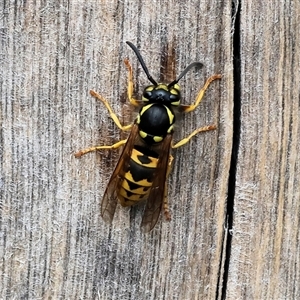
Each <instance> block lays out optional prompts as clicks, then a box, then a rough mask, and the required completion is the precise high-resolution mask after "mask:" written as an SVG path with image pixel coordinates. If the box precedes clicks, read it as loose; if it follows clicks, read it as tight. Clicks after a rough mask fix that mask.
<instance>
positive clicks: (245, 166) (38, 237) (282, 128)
mask: <svg viewBox="0 0 300 300" xmlns="http://www.w3.org/2000/svg"><path fill="white" fill-rule="evenodd" d="M252 5H253V6H251V5H250V4H243V3H242V6H241V8H242V9H241V12H240V20H241V23H240V32H239V36H240V39H241V47H240V65H241V76H240V87H241V90H240V99H239V98H236V95H237V94H236V93H235V99H234V84H235V83H234V81H233V62H232V56H233V35H232V34H233V29H234V24H233V20H234V18H233V19H232V15H231V14H232V11H231V10H232V3H231V2H223V1H210V2H207V1H192V0H191V1H184V2H183V1H180V2H178V1H177V2H175V1H154V2H146V1H136V2H132V1H85V2H83V1H64V0H63V1H47V2H41V1H34V2H33V1H25V2H20V3H18V4H16V3H13V4H11V3H8V2H1V10H0V22H1V26H0V32H1V35H0V39H1V50H0V51H1V52H0V53H1V56H0V65H1V68H0V83H1V84H0V88H1V102H0V105H1V153H0V160H1V177H0V193H1V200H0V212H1V218H0V233H1V238H0V257H1V258H2V260H1V263H0V269H1V276H0V298H1V299H2V298H3V299H21V298H22V299H225V298H227V299H287V298H288V299H297V298H299V296H300V292H299V288H298V286H297V282H299V267H298V265H299V257H300V255H299V230H298V227H299V219H300V218H299V217H300V213H299V94H300V93H299V70H300V68H299V67H300V66H299V50H298V45H299V34H298V32H299V29H300V28H299V25H298V22H297V20H298V18H297V17H299V4H297V3H294V2H291V3H278V4H272V5H270V6H269V7H267V5H264V4H263V3H257V4H255V5H254V4H252ZM260 5H261V6H260ZM262 12H263V13H262ZM127 40H129V41H131V42H132V43H133V44H135V45H136V46H137V47H138V48H139V49H140V51H141V53H142V55H143V57H144V59H145V61H146V63H147V66H148V68H149V71H150V73H151V74H152V76H153V77H154V78H155V79H159V78H160V80H167V81H169V80H172V79H174V76H176V75H178V74H179V73H180V72H181V71H182V70H183V69H184V68H185V67H186V66H187V65H188V64H189V63H191V62H193V61H201V62H202V63H203V64H204V68H203V69H202V70H201V72H196V71H192V72H189V73H188V74H187V75H186V76H185V77H184V78H183V79H182V80H181V81H180V84H181V87H182V94H183V103H186V104H189V103H192V102H193V101H194V98H195V97H196V94H197V91H198V90H199V89H200V88H201V87H202V85H203V84H204V81H205V79H206V78H207V77H209V76H210V75H212V74H215V73H222V75H223V78H222V80H221V81H216V82H214V83H213V84H212V85H211V87H210V88H209V90H208V91H207V93H206V95H205V97H204V99H203V102H202V103H201V105H200V106H199V108H198V109H197V110H196V111H195V112H194V113H191V114H187V115H186V116H184V118H183V119H182V120H180V121H179V123H178V126H177V128H176V130H177V132H176V140H178V139H180V138H181V137H184V136H186V135H187V134H188V133H190V132H192V131H193V130H194V129H195V128H198V127H201V126H205V125H210V124H216V125H217V126H218V129H217V130H216V131H214V132H207V133H205V134H201V135H198V136H197V137H195V138H194V139H193V140H192V141H191V142H190V143H189V144H187V145H185V146H184V147H182V148H179V149H178V150H176V151H174V152H173V155H174V156H175V163H174V168H173V171H172V173H171V176H170V178H169V191H168V194H169V202H170V211H171V214H172V220H171V221H170V222H166V221H164V220H163V218H161V219H160V220H159V223H158V224H157V226H156V227H155V229H154V230H153V231H152V232H151V233H150V234H143V233H142V232H141V230H140V222H141V217H142V212H143V207H135V208H133V209H132V210H126V209H122V208H120V207H119V206H118V208H117V211H116V214H115V218H114V221H113V223H112V225H111V226H110V225H108V224H106V223H104V222H103V220H102V219H101V218H100V203H101V197H102V195H103V192H104V189H105V186H106V184H107V182H108V179H109V176H110V174H111V172H112V170H113V168H114V165H115V164H116V162H117V159H118V151H116V152H105V151H103V152H97V153H91V154H88V155H86V156H84V157H82V158H81V159H75V158H74V155H73V154H74V152H76V151H78V150H80V149H82V148H85V147H88V146H92V145H96V144H99V145H104V144H108V145H109V144H112V143H114V142H116V141H118V140H119V139H120V138H123V136H124V134H123V133H120V132H119V130H118V128H117V127H116V126H115V125H114V124H113V122H112V120H111V119H110V118H109V115H108V113H107V111H106V109H105V108H104V107H103V105H102V104H101V103H100V102H99V101H98V102H97V101H96V100H95V99H94V98H92V97H91V96H90V95H89V90H90V89H94V90H96V91H97V92H99V93H101V94H102V95H103V96H104V97H105V98H107V99H108V100H109V102H110V103H111V105H112V107H113V109H114V111H115V112H116V113H117V115H118V116H119V117H120V119H121V121H122V122H124V124H129V123H130V122H132V121H133V120H134V117H135V113H136V112H134V111H132V110H131V108H130V107H129V106H128V104H127V99H126V87H127V73H126V69H125V66H124V64H123V60H124V58H127V57H128V58H129V59H130V61H131V63H132V65H133V68H134V77H135V92H136V95H137V96H138V95H141V93H142V90H143V87H144V86H145V85H147V84H149V82H148V81H147V78H146V76H145V75H144V73H143V71H142V68H141V67H140V65H139V64H138V61H137V59H136V57H135V55H134V53H133V52H132V50H131V49H129V47H128V46H127V45H126V44H125V41H127ZM171 64H172V68H170V69H168V66H170V65H171ZM170 70H171V71H170ZM172 70H173V71H172ZM234 101H235V103H237V102H236V101H240V102H238V103H239V105H240V112H239V113H240V124H241V127H240V136H239V137H236V136H235V139H233V136H234V134H235V135H236V134H237V133H236V132H235V133H234V132H233V120H234V117H236V116H234V113H233V103H234ZM236 138H239V144H238V160H237V165H236V171H237V172H236V181H235V193H234V195H235V197H234V199H231V200H233V202H230V203H233V204H234V206H233V207H231V206H230V205H229V206H228V207H227V202H226V200H227V195H228V179H229V172H230V166H231V155H232V142H233V141H236V140H238V139H236ZM232 213H233V228H228V227H226V226H227V214H232ZM229 229H230V233H231V234H232V236H230V239H228V237H229V235H228V233H229V231H228V230H229ZM228 240H229V241H230V243H229V244H228ZM230 246H231V251H228V249H230ZM226 249H227V251H226ZM228 253H230V256H227V255H228ZM226 256H227V257H226ZM225 261H226V263H225ZM224 279H225V281H223V280H224Z"/></svg>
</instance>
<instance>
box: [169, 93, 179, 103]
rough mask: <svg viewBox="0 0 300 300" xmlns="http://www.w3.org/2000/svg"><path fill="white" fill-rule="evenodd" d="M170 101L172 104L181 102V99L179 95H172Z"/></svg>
mask: <svg viewBox="0 0 300 300" xmlns="http://www.w3.org/2000/svg"><path fill="white" fill-rule="evenodd" d="M170 100H171V102H173V101H177V100H179V97H178V95H172V94H171V95H170Z"/></svg>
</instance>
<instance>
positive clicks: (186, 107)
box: [181, 74, 222, 113]
mask: <svg viewBox="0 0 300 300" xmlns="http://www.w3.org/2000/svg"><path fill="white" fill-rule="evenodd" d="M221 78H222V75H221V74H215V75H212V76H210V77H209V78H208V79H207V80H206V82H205V84H204V86H203V88H202V89H201V90H200V92H199V93H198V95H197V97H196V101H195V103H194V104H192V105H182V106H181V111H183V112H186V113H187V112H191V111H193V110H195V109H196V108H197V106H198V105H199V104H200V102H201V100H202V98H203V96H204V93H205V91H206V90H207V89H208V87H209V85H210V84H211V83H212V82H213V81H214V80H216V79H221Z"/></svg>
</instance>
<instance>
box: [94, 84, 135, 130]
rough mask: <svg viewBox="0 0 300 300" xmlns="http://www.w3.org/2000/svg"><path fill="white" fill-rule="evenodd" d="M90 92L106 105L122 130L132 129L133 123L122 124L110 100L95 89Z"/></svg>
mask: <svg viewBox="0 0 300 300" xmlns="http://www.w3.org/2000/svg"><path fill="white" fill-rule="evenodd" d="M90 94H91V95H92V96H93V97H95V98H96V99H98V100H100V101H101V102H102V103H103V104H104V105H105V107H106V108H107V110H108V111H109V115H110V117H111V118H112V119H113V121H114V122H115V123H116V125H117V126H118V127H119V128H120V129H121V130H122V131H126V130H129V129H131V127H132V125H133V124H129V125H126V126H123V125H121V123H120V120H119V119H118V117H117V115H116V114H115V113H114V112H113V110H112V108H111V107H110V105H109V103H108V101H107V100H106V99H105V98H104V97H102V96H101V95H100V94H98V93H96V92H95V91H93V90H90Z"/></svg>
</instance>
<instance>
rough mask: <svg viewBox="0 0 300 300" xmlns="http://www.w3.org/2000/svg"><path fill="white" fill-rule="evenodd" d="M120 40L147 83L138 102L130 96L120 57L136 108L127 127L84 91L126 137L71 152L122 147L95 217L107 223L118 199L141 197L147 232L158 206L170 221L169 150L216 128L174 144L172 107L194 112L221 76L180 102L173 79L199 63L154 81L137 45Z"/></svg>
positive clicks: (129, 203)
mask: <svg viewBox="0 0 300 300" xmlns="http://www.w3.org/2000/svg"><path fill="white" fill-rule="evenodd" d="M126 43H127V44H128V45H129V46H130V47H131V48H132V50H133V51H134V52H135V54H136V56H137V58H138V60H139V62H140V64H141V66H142V68H143V70H144V72H145V73H146V75H147V77H148V79H149V81H150V82H151V83H152V85H149V86H147V87H146V88H145V89H144V92H143V96H142V100H136V99H134V98H133V75H132V67H131V65H130V63H129V60H128V59H125V60H124V63H125V65H126V67H127V69H128V74H129V75H128V88H127V93H128V98H129V101H130V103H131V104H132V105H133V106H137V107H140V111H139V113H138V116H137V118H136V119H135V121H134V123H133V124H130V125H127V126H123V125H121V123H120V121H119V119H118V117H117V116H116V114H115V113H114V112H113V111H112V109H111V107H110V105H109V103H108V101H107V100H106V99H105V98H103V97H102V96H101V95H99V94H98V93H96V92H94V91H90V94H91V95H92V96H93V97H95V98H97V99H98V100H100V101H101V102H102V103H103V104H104V105H105V106H106V108H107V109H108V111H109V114H110V116H111V118H112V119H113V121H114V122H115V123H116V125H117V126H118V127H119V128H120V129H121V130H122V131H126V130H130V134H129V137H128V138H127V139H125V140H121V141H119V142H117V143H116V144H114V145H111V146H95V147H90V148H87V149H84V150H81V151H79V152H77V153H76V154H75V157H81V156H82V155H84V154H86V153H88V152H92V151H95V150H103V149H117V148H119V147H121V146H123V145H124V149H123V151H122V154H121V156H120V159H119V161H118V163H117V166H116V168H115V170H114V172H113V174H112V176H111V178H110V180H109V183H108V185H107V188H106V190H105V193H104V196H103V199H102V204H101V215H102V217H103V219H104V220H106V221H109V222H111V221H112V219H113V217H114V213H115V210H116V206H117V202H118V201H119V202H120V204H121V205H122V206H132V205H135V204H137V203H139V202H140V201H146V207H145V210H144V215H143V218H142V224H141V226H142V227H143V229H144V231H150V230H152V229H153V227H154V226H155V224H156V222H157V220H158V217H159V215H160V212H161V209H162V208H163V210H164V214H165V217H166V219H167V220H169V219H170V214H169V210H168V203H167V185H166V178H167V177H168V175H169V173H170V170H171V165H172V160H173V157H172V156H171V155H170V149H171V148H173V149H174V148H178V147H181V146H182V145H184V144H186V143H187V142H188V141H189V140H190V139H191V138H192V137H193V136H194V135H196V134H197V133H199V132H204V131H208V130H213V129H216V126H215V125H210V126H205V127H201V128H198V129H196V130H194V131H193V132H192V133H191V134H190V135H188V136H187V137H186V138H184V139H182V140H181V141H179V142H177V143H175V144H174V143H173V140H172V136H173V130H174V124H175V110H177V111H179V112H185V113H187V112H191V111H193V110H195V109H196V108H197V107H198V105H199V103H200V102H201V100H202V98H203V96H204V93H205V91H206V90H207V88H208V86H209V85H210V83H211V82H212V81H214V80H215V79H218V78H221V75H219V74H217V75H213V76H211V77H210V78H208V80H207V81H206V83H205V85H204V87H203V88H202V89H201V90H200V92H199V93H198V95H197V98H196V100H195V103H194V104H192V105H181V104H180V100H181V94H180V88H179V85H178V81H179V80H180V79H181V78H182V77H183V76H184V75H185V74H186V73H187V72H188V71H189V70H190V69H191V68H193V67H197V68H201V67H202V66H203V65H202V64H201V63H199V62H194V63H192V64H190V65H189V66H188V67H186V69H185V70H184V71H183V72H182V73H181V74H180V75H179V77H178V78H177V79H175V80H174V81H172V82H171V83H169V84H165V83H157V82H156V81H155V80H154V79H153V78H152V76H150V74H149V71H148V69H147V67H146V64H145V62H144V60H143V58H142V56H141V54H140V52H139V51H138V49H137V48H136V47H135V46H134V45H133V44H132V43H131V42H126Z"/></svg>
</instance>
